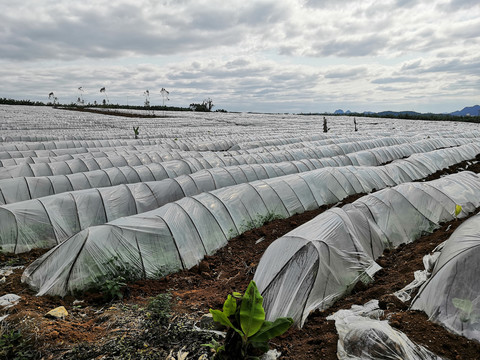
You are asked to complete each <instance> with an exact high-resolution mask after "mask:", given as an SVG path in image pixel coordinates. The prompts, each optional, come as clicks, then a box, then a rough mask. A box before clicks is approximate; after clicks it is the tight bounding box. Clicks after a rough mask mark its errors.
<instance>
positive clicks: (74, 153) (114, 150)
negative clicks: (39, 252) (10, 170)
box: [0, 136, 371, 167]
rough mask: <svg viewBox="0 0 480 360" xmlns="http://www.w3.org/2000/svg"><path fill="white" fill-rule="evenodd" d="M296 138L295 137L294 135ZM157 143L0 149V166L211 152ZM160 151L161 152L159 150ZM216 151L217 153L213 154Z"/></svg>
mask: <svg viewBox="0 0 480 360" xmlns="http://www.w3.org/2000/svg"><path fill="white" fill-rule="evenodd" d="M367 139H371V137H370V136H356V137H353V136H350V137H339V138H336V137H331V138H329V139H324V140H316V141H309V142H307V141H303V142H292V143H289V144H286V145H274V146H270V147H261V148H255V149H248V150H235V151H233V150H228V151H225V152H222V153H221V155H225V156H231V155H242V154H249V153H252V152H271V151H274V150H284V149H287V148H299V147H311V146H319V145H327V144H339V143H346V142H352V141H359V140H367ZM295 140H297V139H295ZM161 150H162V146H161V145H140V146H138V145H128V146H117V147H104V148H72V149H59V150H29V151H3V152H0V167H5V166H12V165H19V164H24V163H29V164H35V163H51V162H57V161H65V160H73V159H77V158H81V159H85V158H90V157H112V156H113V157H115V156H119V155H121V156H124V155H127V156H128V155H133V154H138V153H141V152H143V153H152V152H154V153H156V154H159V156H160V154H161V157H162V158H163V160H162V161H167V160H174V159H184V158H188V157H204V156H208V155H211V154H212V153H211V152H200V151H193V150H192V151H183V150H172V149H170V150H168V151H167V148H164V150H162V153H160V151H161ZM163 151H164V152H163ZM217 155H220V153H219V154H217Z"/></svg>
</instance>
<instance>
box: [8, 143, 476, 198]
mask: <svg viewBox="0 0 480 360" xmlns="http://www.w3.org/2000/svg"><path fill="white" fill-rule="evenodd" d="M382 143H383V141H381V140H379V141H375V142H373V143H372V142H369V143H367V144H369V145H371V146H373V145H375V144H377V145H378V144H382ZM441 144H443V142H442V143H441ZM441 144H436V145H434V144H433V143H432V142H431V141H427V142H423V141H422V142H421V143H420V144H403V145H397V146H389V147H379V148H372V149H369V150H364V151H359V152H353V153H347V154H346V155H338V156H332V157H327V156H326V154H325V153H326V152H327V150H326V148H325V147H323V148H322V153H321V154H319V153H318V151H319V150H318V149H317V151H316V152H314V153H313V154H310V155H312V156H314V157H319V158H320V159H317V160H316V159H308V158H304V157H303V156H302V155H304V153H301V154H300V155H299V156H293V155H292V154H291V153H288V154H289V156H286V155H285V153H281V154H276V155H275V156H274V155H271V154H265V156H261V157H259V156H256V157H253V156H250V155H244V156H237V157H220V156H217V157H205V158H189V159H185V160H179V162H177V163H176V164H177V165H178V166H181V167H182V168H184V169H183V170H182V172H181V174H185V173H193V172H196V171H199V170H202V169H209V168H216V167H226V166H230V165H241V164H257V163H259V164H262V163H279V162H280V161H281V160H283V161H284V160H294V159H298V160H299V161H301V162H303V163H305V165H306V166H307V167H308V169H310V170H311V169H318V168H321V167H324V166H346V165H357V166H358V165H381V164H383V163H386V162H389V161H392V160H395V159H398V158H402V157H406V156H409V155H411V154H412V153H418V152H420V154H419V155H418V157H416V160H414V159H413V158H412V162H414V163H415V164H416V165H417V166H419V167H420V168H424V169H427V170H429V171H431V170H432V169H436V170H438V169H439V168H440V169H442V168H444V167H446V166H450V165H452V164H454V163H455V162H459V161H462V160H466V159H471V158H472V157H474V156H475V154H477V153H478V152H479V149H480V145H478V144H476V143H475V144H467V145H463V146H459V147H457V148H455V149H458V150H455V151H453V152H449V151H439V152H438V153H435V154H436V157H435V158H432V159H430V158H429V157H428V156H427V157H424V156H423V155H422V154H421V153H422V152H424V151H429V150H433V149H435V148H436V147H437V146H440V145H441ZM346 145H348V146H353V145H351V144H346ZM363 145H365V144H363ZM335 146H337V145H335ZM356 146H360V145H358V144H356ZM432 148H433V149H432ZM442 150H447V149H442ZM337 151H340V150H337ZM296 155H298V154H296ZM321 155H324V157H322V156H321ZM152 160H157V158H154V157H153V155H150V157H147V158H139V157H135V158H132V159H130V160H129V162H130V165H132V163H136V162H138V163H141V162H142V161H143V162H148V161H152ZM106 161H108V159H107V160H106ZM135 161H136V162H135ZM153 162H155V161H153ZM181 162H183V163H181ZM173 163H174V162H169V163H168V164H173ZM57 164H61V163H57ZM93 164H97V162H95V163H93ZM102 164H105V161H104V162H102ZM164 164H165V163H164ZM294 165H295V163H294ZM90 166H92V165H90ZM295 166H297V165H295ZM187 167H188V168H189V169H190V170H189V172H188V170H187ZM56 168H61V167H60V166H56ZM69 168H71V167H69ZM107 169H109V168H108V167H107ZM406 170H407V171H408V169H406ZM299 171H304V170H302V169H301V167H299ZM107 172H114V173H115V171H114V170H111V171H107ZM103 173H104V172H103V171H99V170H98V171H96V172H95V171H89V172H85V173H84V174H83V175H80V174H81V173H76V172H75V173H73V174H69V175H65V176H63V175H57V176H44V177H41V176H39V177H36V179H38V180H36V179H33V178H30V177H27V178H25V177H15V178H13V179H1V180H0V204H9V203H14V202H17V201H23V200H28V199H34V198H38V197H40V196H47V195H52V194H56V193H60V192H64V191H70V190H80V189H86V188H92V187H102V186H110V185H108V183H103V184H104V185H101V184H99V183H98V182H96V183H91V182H89V181H82V182H79V181H75V182H73V181H71V179H76V178H82V179H83V178H85V177H86V178H95V177H97V178H98V176H99V175H100V176H104V175H103ZM174 173H175V172H174ZM285 174H286V173H285ZM177 175H178V172H177ZM410 175H412V174H410ZM169 177H171V176H169ZM155 179H156V180H158V178H155ZM410 180H411V178H410ZM138 181H139V180H134V181H131V178H125V181H124V182H120V178H118V179H117V180H116V182H115V184H120V183H124V184H126V183H131V182H138ZM140 181H143V180H140ZM407 181H408V180H407ZM75 183H76V184H75ZM89 183H90V184H89ZM80 184H81V185H80ZM96 184H98V185H96ZM112 184H113V183H112ZM32 185H33V186H32Z"/></svg>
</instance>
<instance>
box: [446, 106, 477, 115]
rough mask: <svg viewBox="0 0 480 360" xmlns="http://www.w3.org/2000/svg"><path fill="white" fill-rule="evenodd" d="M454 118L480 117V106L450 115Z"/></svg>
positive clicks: (468, 107)
mask: <svg viewBox="0 0 480 360" xmlns="http://www.w3.org/2000/svg"><path fill="white" fill-rule="evenodd" d="M450 115H454V116H480V105H475V106H467V107H464V108H463V109H462V110H460V111H454V112H452V113H450Z"/></svg>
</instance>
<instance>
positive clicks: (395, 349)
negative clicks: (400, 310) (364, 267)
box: [327, 300, 442, 360]
mask: <svg viewBox="0 0 480 360" xmlns="http://www.w3.org/2000/svg"><path fill="white" fill-rule="evenodd" d="M380 314H381V310H379V307H378V301H377V300H371V301H369V302H368V303H366V304H365V305H363V306H358V305H354V306H352V308H351V309H349V310H340V311H337V312H336V313H335V314H333V315H330V316H329V317H328V318H327V320H335V327H336V329H337V332H338V337H339V339H338V350H337V356H338V359H339V360H441V359H442V358H441V357H439V356H437V355H435V354H433V353H432V352H431V351H429V350H428V349H426V348H424V347H423V346H421V345H418V344H415V343H414V342H412V341H411V340H410V339H409V338H408V337H407V336H406V335H405V334H404V333H402V332H400V331H398V330H395V329H394V328H392V327H391V326H390V325H389V324H388V321H386V320H379V315H380Z"/></svg>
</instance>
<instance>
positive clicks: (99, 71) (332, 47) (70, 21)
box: [0, 0, 480, 113]
mask: <svg viewBox="0 0 480 360" xmlns="http://www.w3.org/2000/svg"><path fill="white" fill-rule="evenodd" d="M0 6H1V12H0V97H7V98H14V99H30V100H41V101H47V100H48V94H49V93H50V92H54V93H55V95H56V96H57V97H58V99H59V101H60V102H62V103H70V102H72V101H75V99H77V97H78V96H80V95H82V96H83V98H84V99H85V100H86V101H87V102H88V101H90V102H92V103H93V101H98V102H101V101H102V99H103V98H104V94H103V93H100V91H99V90H100V88H102V87H105V89H106V94H107V96H108V98H109V100H110V102H112V103H120V104H127V103H128V104H143V101H144V100H145V97H144V92H145V90H149V92H150V102H151V103H152V104H155V105H158V104H160V105H161V104H162V97H161V95H160V89H161V88H162V87H164V88H166V89H167V90H169V91H170V101H169V102H168V104H169V105H174V106H188V105H189V104H190V103H192V102H202V100H203V99H205V98H211V99H213V102H214V104H215V108H214V109H226V110H229V111H260V112H293V113H297V112H324V111H327V112H333V111H334V110H336V109H339V108H341V109H343V110H347V109H349V110H352V111H381V110H414V111H420V112H428V111H431V112H451V111H454V110H459V109H462V108H463V107H465V106H471V105H475V104H479V103H480V1H478V0H384V1H383V0H382V1H380V0H378V1H372V0H362V1H357V0H342V1H339V0H250V1H249V0H242V1H237V0H228V1H226V0H208V1H207V0H116V1H112V0H108V1H106V0H82V1H67V0H54V1H53V0H22V1H12V0H0ZM79 87H82V88H83V90H84V91H83V92H80V91H79V90H78V88H79Z"/></svg>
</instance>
